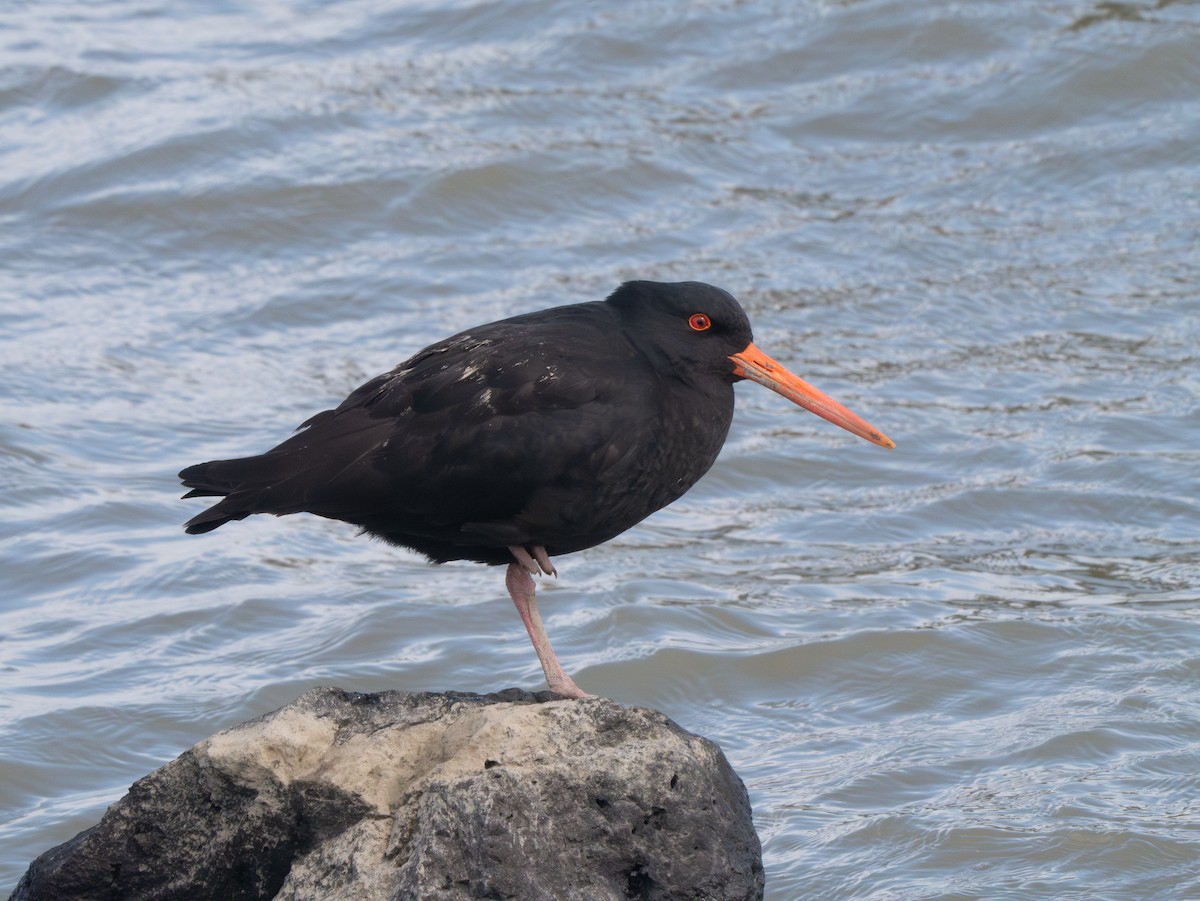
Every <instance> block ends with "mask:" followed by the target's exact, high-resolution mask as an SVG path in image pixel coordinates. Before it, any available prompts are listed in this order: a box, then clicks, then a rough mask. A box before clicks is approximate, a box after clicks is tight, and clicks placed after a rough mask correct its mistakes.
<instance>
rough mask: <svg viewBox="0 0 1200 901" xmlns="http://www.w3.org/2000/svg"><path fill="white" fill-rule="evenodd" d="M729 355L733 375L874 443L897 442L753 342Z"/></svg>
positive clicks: (881, 445) (888, 446)
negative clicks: (760, 386)
mask: <svg viewBox="0 0 1200 901" xmlns="http://www.w3.org/2000/svg"><path fill="white" fill-rule="evenodd" d="M729 359H730V360H732V361H733V364H734V366H733V374H734V375H736V376H740V377H741V378H744V379H750V380H751V381H754V382H758V383H759V384H760V385H765V386H766V387H768V388H770V389H771V390H772V391H774V392H775V393H777V394H782V395H783V396H784V397H786V398H787V399H788V400H790V401H791V402H792V403H794V404H799V405H800V406H802V407H803V408H804V409H806V410H808V411H809V412H810V413H816V414H817V415H818V416H820V417H821V418H822V419H828V420H829V421H830V422H832V423H833V424H834V425H838V426H841V427H842V428H843V429H845V430H846V431H848V432H853V433H854V434H855V435H857V436H858V437H859V438H866V439H867V440H868V441H870V442H871V443H872V444H878V445H879V446H880V447H886V448H888V449H889V450H891V449H892V448H893V447H895V446H896V442H894V441H893V440H892V439H891V438H889V437H888V436H887V435H885V434H883V432H881V431H879V429H877V428H875V426H873V425H871V424H870V423H869V422H867V421H866V420H865V419H863V418H862V417H861V416H858V415H856V414H854V413H851V412H850V411H849V410H847V409H846V408H845V407H843V406H842V405H841V404H839V403H838V402H837V401H836V400H834V399H833V398H832V397H830V396H829V395H828V394H825V393H824V392H822V391H818V390H817V389H816V388H814V387H813V386H812V385H810V384H809V383H808V382H806V381H804V379H802V378H800V376H798V375H795V374H793V373H791V372H788V370H787V369H786V368H784V367H783V366H781V365H780V364H779V363H776V362H775V361H774V360H772V359H771V358H770V357H768V356H767V355H766V354H765V353H763V352H762V351H761V350H759V349H758V348H757V347H755V346H754V344H753V342H751V343H750V344H748V345H746V349H745V350H743V351H741V352H740V353H736V354H733V355H732V356H730V358H729Z"/></svg>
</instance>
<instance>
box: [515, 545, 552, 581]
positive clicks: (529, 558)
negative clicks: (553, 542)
mask: <svg viewBox="0 0 1200 901" xmlns="http://www.w3.org/2000/svg"><path fill="white" fill-rule="evenodd" d="M508 550H509V552H510V553H511V554H512V555H513V557H514V558H516V561H517V563H519V564H520V565H521V566H522V568H524V570H525V571H526V572H527V573H529V574H530V575H532V576H555V577H557V576H558V570H557V569H555V568H554V564H553V563H551V562H550V555H549V554H547V553H546V549H545V548H544V547H542V546H541V545H540V544H538V545H534V547H533V554H532V555H530V553H529V551H527V550H526V549H525V548H523V547H521V546H520V545H519V544H510V545H509V546H508Z"/></svg>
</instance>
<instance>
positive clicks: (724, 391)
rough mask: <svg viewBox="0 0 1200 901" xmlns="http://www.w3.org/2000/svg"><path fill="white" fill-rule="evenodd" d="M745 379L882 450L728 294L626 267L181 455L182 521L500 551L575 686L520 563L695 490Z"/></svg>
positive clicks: (423, 549)
mask: <svg viewBox="0 0 1200 901" xmlns="http://www.w3.org/2000/svg"><path fill="white" fill-rule="evenodd" d="M742 379H751V380H753V381H756V382H758V383H760V384H762V385H765V386H766V387H768V388H770V389H771V390H773V391H777V392H778V393H780V394H782V395H783V396H784V397H786V398H788V399H789V400H791V401H793V402H795V403H797V404H799V405H800V406H802V407H804V408H805V409H807V410H810V411H812V412H813V413H816V414H817V415H818V416H822V417H824V418H825V419H828V420H829V421H830V422H832V423H834V424H836V425H839V426H841V427H842V428H844V429H848V430H849V431H851V432H853V433H854V434H855V435H858V436H860V437H862V438H865V439H866V440H868V441H871V442H873V443H875V444H878V445H880V446H882V447H887V448H891V447H894V446H895V445H894V444H893V443H892V441H891V439H889V438H887V437H886V436H884V435H883V434H882V433H881V432H879V431H878V430H877V429H875V428H874V427H873V426H871V425H869V424H867V423H866V422H865V421H863V420H862V419H860V418H859V417H858V416H856V415H854V414H853V413H851V412H850V411H849V410H847V409H846V408H845V407H843V406H842V405H841V404H839V403H837V402H836V401H834V400H833V399H832V398H830V397H827V396H826V395H824V394H822V393H821V392H820V391H818V390H817V389H815V388H813V387H812V386H811V385H808V384H807V383H806V382H804V381H803V380H801V379H800V378H798V377H797V376H795V375H793V374H792V373H790V372H788V370H786V369H785V368H784V367H783V366H781V365H780V364H778V363H776V362H775V361H774V360H772V359H771V358H770V357H768V356H767V355H766V354H764V353H763V352H762V351H760V350H759V349H758V348H757V347H755V346H754V344H753V342H752V340H751V333H750V322H749V320H748V319H747V318H746V314H745V312H744V311H743V310H742V308H741V306H740V305H739V304H738V302H737V301H736V300H734V298H733V297H732V296H731V295H730V294H729V293H728V292H726V291H722V290H721V289H720V288H714V287H712V286H711V285H706V284H702V283H700V282H679V283H674V284H665V283H659V282H647V281H636V282H627V283H625V284H623V285H621V287H619V288H618V289H617V290H616V291H614V292H613V293H612V295H611V296H609V298H608V299H607V300H605V301H602V302H592V303H581V304H573V305H570V306H563V307H555V308H553V309H549V310H542V311H540V312H537V313H528V314H525V315H523V316H514V317H513V318H511V319H503V320H501V321H499V322H493V323H490V324H488V325H481V326H478V327H477V328H472V329H468V330H467V331H465V332H462V333H461V334H458V335H455V336H454V337H452V338H447V339H446V340H444V341H440V342H438V343H437V344H434V345H431V346H430V347H427V348H425V349H424V350H422V351H421V352H420V353H418V354H416V355H415V356H413V357H411V358H410V359H408V360H406V361H405V362H403V363H401V364H400V365H399V366H397V367H396V368H395V369H393V370H391V371H390V372H387V373H384V374H383V375H380V376H377V377H376V378H373V379H371V380H370V381H369V382H367V383H366V384H365V385H362V386H361V387H360V388H358V389H357V390H356V391H354V392H352V393H351V394H350V396H349V397H347V398H346V399H345V400H344V401H342V403H341V405H340V406H338V407H337V408H336V409H333V410H326V411H324V412H323V413H318V414H317V415H316V416H313V417H312V418H311V419H309V420H307V421H306V422H304V423H302V424H301V425H300V427H299V429H298V430H297V434H295V435H293V436H292V437H291V438H289V439H287V440H286V441H284V442H283V443H282V444H280V445H279V446H278V447H275V448H273V449H271V450H269V451H267V452H266V453H265V454H260V455H258V456H255V457H242V458H240V459H236V460H217V461H214V462H211V463H201V464H199V465H197V466H189V467H188V468H187V469H185V470H183V471H182V472H181V473H180V474H179V477H180V479H182V480H183V484H184V486H185V487H187V488H190V489H192V490H191V491H189V492H188V493H187V494H185V495H184V497H220V498H221V500H220V501H219V502H217V503H216V504H214V505H213V506H212V507H209V508H208V509H207V510H205V511H204V512H203V513H199V514H197V515H196V516H194V517H192V518H191V519H190V520H188V522H187V524H186V529H187V531H188V532H189V533H192V534H197V533H200V532H208V531H211V530H212V529H215V528H217V527H218V526H222V525H224V524H225V523H227V522H232V521H233V520H236V519H245V518H246V517H247V516H250V515H251V514H253V513H273V514H275V515H277V516H282V515H284V514H287V513H315V514H317V515H318V516H324V517H327V518H329V519H339V520H342V521H344V522H348V523H353V524H354V525H356V526H359V527H360V528H361V529H362V530H363V531H364V532H366V533H368V534H370V535H374V536H376V537H378V538H382V539H383V540H384V541H387V542H390V543H392V544H395V545H400V546H402V547H407V548H412V549H413V550H415V551H418V552H420V553H422V554H424V555H425V556H426V557H428V558H429V559H430V560H431V561H433V562H435V563H444V562H446V561H447V560H474V561H477V562H479V563H487V564H490V565H498V564H504V563H506V564H508V573H507V578H506V580H505V582H506V585H507V587H508V590H509V593H510V594H511V595H512V599H513V603H515V604H516V606H517V611H518V612H519V613H520V614H521V619H522V621H523V622H524V623H525V628H526V630H527V631H528V632H529V637H530V639H531V640H532V641H533V647H534V650H535V651H537V655H538V659H539V660H540V661H541V664H542V669H543V670H544V671H545V674H546V681H547V682H548V683H549V685H550V689H551V690H552V691H555V692H558V693H559V694H561V695H565V696H567V697H576V698H577V697H585V693H584V692H583V691H581V690H580V689H579V688H578V687H577V686H576V685H575V682H574V681H573V680H572V679H571V677H570V676H568V675H567V674H566V673H565V672H563V669H562V667H561V666H560V665H559V662H558V658H557V657H556V656H555V654H554V651H553V649H552V648H551V647H550V641H549V639H548V638H547V637H546V630H545V628H544V627H543V625H542V620H541V617H540V616H539V614H538V609H537V602H536V600H535V589H534V583H533V579H532V578H530V575H531V574H535V575H536V574H537V573H539V572H541V573H545V574H556V572H555V569H554V564H553V563H551V562H550V558H551V557H556V556H560V555H562V554H570V553H574V552H575V551H580V550H583V549H584V548H589V547H592V546H593V545H597V544H600V543H602V542H605V541H608V540H609V539H610V538H613V537H614V536H616V535H619V534H621V533H622V532H624V531H625V530H626V529H628V528H630V527H631V526H633V525H635V524H636V523H639V522H641V521H642V520H643V519H645V518H646V517H647V516H649V515H650V514H651V513H653V512H654V511H655V510H658V509H660V508H662V507H665V506H666V505H667V504H669V503H671V502H672V501H674V500H675V499H677V498H678V497H680V496H681V495H682V494H683V493H684V492H685V491H687V490H688V489H689V488H691V487H692V485H694V484H695V483H696V481H697V480H698V479H699V478H700V477H701V476H702V475H704V473H706V472H707V471H708V469H709V467H710V466H712V464H713V461H714V460H716V458H717V454H718V452H719V451H720V450H721V445H722V444H723V443H724V442H725V435H726V433H727V432H728V431H729V424H730V421H731V420H732V418H733V385H734V383H735V382H737V381H740V380H742Z"/></svg>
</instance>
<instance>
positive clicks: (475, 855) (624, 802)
mask: <svg viewBox="0 0 1200 901" xmlns="http://www.w3.org/2000/svg"><path fill="white" fill-rule="evenodd" d="M762 890H763V874H762V856H761V850H760V847H759V842H758V838H757V836H756V835H755V833H754V828H753V824H752V823H751V818H750V804H749V800H748V799H747V796H746V790H745V788H744V786H743V785H742V783H741V780H740V779H738V777H737V775H736V774H735V773H734V772H733V770H732V769H731V768H730V766H729V763H728V762H727V761H726V759H725V756H724V755H723V754H722V753H721V751H720V749H719V748H718V747H717V746H716V745H714V744H712V743H711V742H709V741H707V740H705V739H703V738H700V737H698V736H695V735H692V734H691V733H688V732H685V731H684V730H683V729H681V728H679V727H678V726H677V725H675V724H674V723H672V722H671V721H670V720H668V719H667V718H666V717H664V716H663V715H662V714H659V713H655V712H653V711H650V710H644V709H640V708H630V707H622V706H620V705H618V704H615V703H613V702H611V701H606V700H603V699H600V698H588V699H585V700H582V701H565V700H561V699H559V698H558V696H557V695H552V694H550V693H549V692H542V693H539V694H537V695H531V694H528V693H526V692H521V691H518V690H516V689H511V690H509V691H506V692H502V693H500V694H494V695H487V696H486V697H481V696H479V695H470V694H458V693H454V692H451V693H447V694H404V693H399V692H385V693H382V694H354V693H349V692H344V691H341V690H338V689H314V690H312V691H309V692H307V693H306V694H304V695H302V696H301V697H300V698H298V699H297V700H296V701H294V702H292V703H291V704H289V705H287V706H286V707H283V708H281V709H279V710H277V711H275V712H274V713H270V714H267V715H266V716H263V717H260V718H259V719H256V720H251V721H250V722H248V723H244V724H242V725H240V726H235V727H234V728H232V729H227V730H225V731H224V732H219V733H217V734H216V735H214V736H212V737H211V738H209V739H206V740H204V741H202V742H200V743H199V744H197V745H195V746H194V747H193V748H191V749H190V750H188V751H187V752H185V753H184V754H183V755H182V756H180V757H179V758H177V759H176V760H174V761H172V762H171V763H169V764H167V765H166V766H164V767H163V768H162V769H160V770H157V771H156V772H154V773H151V774H150V775H149V776H147V777H145V778H144V779H141V780H139V781H138V782H136V783H135V784H134V785H133V786H132V788H131V789H130V790H129V794H127V795H126V796H125V797H124V798H122V799H121V800H120V801H118V802H117V803H115V804H113V805H112V806H111V807H110V808H109V809H108V811H107V812H106V813H105V815H104V817H103V819H101V821H100V822H99V824H97V825H96V826H93V827H92V828H91V829H88V830H86V831H84V832H81V833H80V834H79V835H77V836H76V837H75V838H73V839H71V840H70V841H68V842H66V843H65V844H62V845H60V846H58V847H57V848H54V849H52V850H50V851H47V852H46V853H45V854H43V855H42V856H41V857H39V858H38V859H37V860H36V861H34V863H33V864H32V865H31V866H30V867H29V870H28V871H27V872H26V874H25V876H24V877H23V878H22V880H21V882H20V884H19V885H18V886H17V889H16V892H15V893H14V894H13V896H12V898H13V899H17V901H35V899H36V901H41V899H51V898H53V899H71V898H77V899H83V898H87V899H89V901H98V899H109V898H111V899H117V898H120V899H127V901H128V899H150V898H154V899H189V901H196V899H205V898H213V899H216V898H220V899H223V901H224V899H249V898H279V899H289V901H301V899H312V901H317V899H321V901H327V899H371V901H376V899H389V898H390V899H408V898H421V899H459V898H491V899H508V898H511V899H521V901H534V899H554V901H569V899H581V901H582V899H586V901H601V899H608V898H613V899H617V898H620V899H625V898H645V899H650V898H664V899H666V898H671V899H695V901H699V899H709V898H721V899H733V898H760V897H761V896H762Z"/></svg>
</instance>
